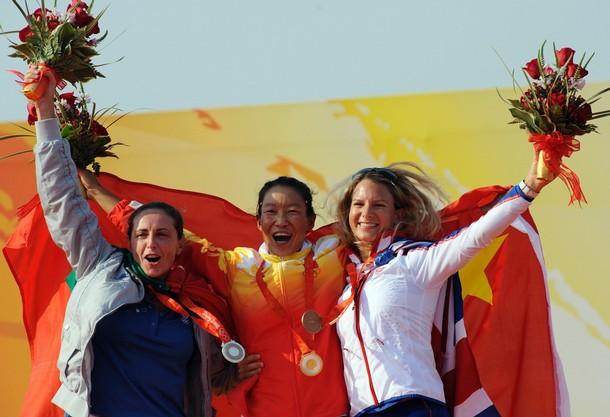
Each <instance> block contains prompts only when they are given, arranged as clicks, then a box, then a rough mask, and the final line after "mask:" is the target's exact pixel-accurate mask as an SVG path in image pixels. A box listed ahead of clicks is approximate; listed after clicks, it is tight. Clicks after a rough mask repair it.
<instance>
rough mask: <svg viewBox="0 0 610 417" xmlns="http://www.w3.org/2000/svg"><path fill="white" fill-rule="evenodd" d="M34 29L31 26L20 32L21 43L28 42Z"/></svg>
mask: <svg viewBox="0 0 610 417" xmlns="http://www.w3.org/2000/svg"><path fill="white" fill-rule="evenodd" d="M32 34H33V33H32V29H30V27H29V26H26V27H24V28H23V29H21V30H20V31H19V40H20V41H21V42H25V41H27V40H28V38H29V37H30V36H32Z"/></svg>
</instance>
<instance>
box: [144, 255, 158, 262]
mask: <svg viewBox="0 0 610 417" xmlns="http://www.w3.org/2000/svg"><path fill="white" fill-rule="evenodd" d="M144 259H145V260H146V262H148V263H151V264H156V263H158V262H159V261H160V260H161V257H160V256H158V255H146V256H145V257H144Z"/></svg>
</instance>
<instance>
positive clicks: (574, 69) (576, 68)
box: [566, 62, 589, 78]
mask: <svg viewBox="0 0 610 417" xmlns="http://www.w3.org/2000/svg"><path fill="white" fill-rule="evenodd" d="M576 73H578V77H577V78H584V77H585V76H586V75H587V74H588V73H589V71H587V70H586V69H584V68H583V67H581V66H580V65H578V64H574V63H572V62H570V63H569V64H568V65H567V66H566V75H567V76H568V77H570V78H571V77H574V76H575V75H576Z"/></svg>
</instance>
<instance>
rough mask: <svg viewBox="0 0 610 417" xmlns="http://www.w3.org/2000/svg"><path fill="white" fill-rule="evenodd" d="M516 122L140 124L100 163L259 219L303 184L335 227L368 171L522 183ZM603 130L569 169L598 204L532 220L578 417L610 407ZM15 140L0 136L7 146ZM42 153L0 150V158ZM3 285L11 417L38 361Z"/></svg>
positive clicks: (453, 109)
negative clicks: (267, 206)
mask: <svg viewBox="0 0 610 417" xmlns="http://www.w3.org/2000/svg"><path fill="white" fill-rule="evenodd" d="M594 87H596V89H595V90H597V89H600V88H601V87H602V86H600V85H597V86H594ZM593 90H594V88H591V89H590V91H591V92H593ZM511 94H512V92H511V91H507V92H504V95H505V96H511ZM101 104H103V103H101ZM509 120H510V115H509V113H508V111H507V109H506V106H505V105H504V104H503V103H502V102H501V101H500V100H499V99H498V97H497V95H496V92H495V91H492V90H486V91H469V92H459V93H439V94H426V95H415V96H399V97H382V98H368V99H354V100H337V101H329V102H321V103H307V104H293V105H277V106H258V107H244V108H231V109H215V110H207V111H204V110H201V109H194V110H192V111H180V112H165V113H150V114H133V115H129V116H127V117H125V118H124V119H123V120H121V121H120V122H119V123H117V124H116V125H114V126H113V127H112V128H111V134H112V136H113V138H114V139H115V140H116V141H121V142H124V143H127V144H128V146H125V147H120V148H117V149H116V151H117V153H118V154H119V155H120V159H118V160H113V159H109V160H101V161H100V162H101V163H102V168H103V170H105V171H108V172H112V173H114V174H117V175H119V176H121V177H123V178H125V179H129V180H133V181H145V182H152V183H156V184H159V185H164V186H169V187H174V188H182V189H189V190H195V191H201V192H206V193H209V194H215V195H219V196H222V197H224V198H226V199H228V200H230V201H232V202H234V203H235V204H237V205H238V206H240V207H241V208H243V209H244V210H246V211H250V212H253V211H254V207H255V201H256V194H257V191H258V188H259V187H260V185H261V184H262V183H263V182H264V181H266V180H268V179H270V178H273V177H275V176H277V175H283V174H286V175H293V176H297V177H299V178H301V179H303V180H305V181H306V182H308V183H309V184H310V185H311V186H312V187H313V188H314V189H315V190H316V191H317V196H316V200H317V208H318V210H319V211H321V212H323V213H325V215H324V216H323V217H322V219H321V220H319V223H324V222H327V221H330V220H332V214H329V213H328V210H327V207H328V206H332V203H329V204H326V197H327V195H328V193H329V192H330V191H331V190H333V188H334V187H336V185H337V184H339V183H340V182H341V181H342V180H343V179H344V178H346V177H348V176H349V175H350V173H353V172H354V171H356V170H358V169H360V168H362V167H365V166H381V165H386V164H389V163H391V162H395V161H404V160H410V161H415V162H417V163H419V164H420V165H421V166H422V167H423V168H425V169H426V170H427V171H428V172H429V173H430V174H432V175H433V176H434V177H436V178H437V179H438V181H439V182H440V183H441V185H442V186H443V187H444V188H445V190H446V191H447V192H448V193H449V194H450V196H451V197H452V198H455V197H457V196H459V195H460V194H461V193H463V192H465V191H467V190H469V189H471V188H474V187H477V186H483V185H489V184H512V183H516V182H517V181H519V180H520V179H521V178H522V177H523V175H524V174H525V172H526V170H527V168H528V166H529V163H530V159H531V152H532V151H531V146H530V144H528V143H527V140H526V134H525V132H524V131H520V130H519V129H517V128H516V127H515V126H512V125H507V122H508V121H509ZM599 130H600V131H601V132H602V134H601V135H596V134H591V135H588V136H585V137H584V138H582V151H581V152H579V153H577V154H575V155H574V156H573V157H572V158H571V159H569V160H568V165H569V166H570V167H572V168H573V169H574V170H575V171H576V172H577V173H578V174H579V175H580V176H581V179H582V184H583V189H584V190H585V193H586V196H587V198H588V200H589V204H588V205H585V206H583V208H579V207H577V206H576V207H567V202H568V195H567V190H566V189H565V187H564V186H563V184H561V183H560V182H559V181H557V182H556V183H555V184H553V185H552V186H550V187H548V189H545V192H544V194H543V195H541V196H540V197H539V198H538V199H537V201H536V203H535V204H534V207H533V209H532V211H533V213H534V216H535V218H536V221H537V223H538V226H539V229H540V233H541V236H542V239H543V244H544V248H545V258H546V263H547V267H548V270H549V289H550V293H551V298H552V312H553V319H554V327H555V334H556V340H557V345H558V350H559V353H560V355H561V356H562V358H563V362H564V368H565V371H566V375H567V380H568V387H569V391H570V395H571V400H572V411H573V415H574V416H576V417H579V416H582V417H584V416H589V415H600V414H599V413H600V410H608V409H610V396H608V392H609V388H610V383H609V382H608V381H609V379H608V375H610V325H609V323H610V306H609V304H608V303H607V300H606V299H607V297H608V294H609V293H610V284H609V283H608V277H609V276H610V261H609V257H608V256H609V249H610V242H609V240H608V236H610V221H609V220H608V216H609V215H610V193H609V191H610V164H608V162H607V155H610V123H608V121H606V120H602V121H601V122H600V123H599ZM16 131H18V129H17V128H16V127H15V126H12V125H10V124H0V135H1V134H8V133H12V132H16ZM9 142H10V143H9ZM31 145H32V141H22V140H13V141H6V142H0V155H2V154H6V153H9V152H12V151H16V150H19V149H26V148H28V147H31ZM31 159H32V157H31V154H27V155H25V156H20V157H16V158H11V159H9V160H4V161H0V243H3V242H4V241H5V240H6V238H7V237H8V235H9V234H10V231H11V230H12V227H13V226H14V225H15V223H16V219H15V212H16V208H17V207H18V206H19V205H20V204H22V203H24V202H25V201H26V200H27V199H28V198H29V197H30V196H31V195H32V194H33V193H34V181H33V167H32V163H31ZM325 206H326V207H325ZM202 215H205V213H202ZM40 278H41V279H44V277H40ZM0 285H1V288H2V291H0V341H1V345H0V346H1V347H0V370H1V373H2V375H3V378H1V379H0V404H3V406H2V409H3V412H2V414H3V415H7V416H12V415H17V412H18V411H17V410H18V409H19V405H20V401H21V398H22V395H23V392H24V390H25V387H26V384H27V379H28V376H29V364H28V361H29V353H28V347H27V344H26V340H25V334H24V331H23V328H22V325H21V307H20V301H19V293H18V289H17V286H16V285H15V283H14V282H13V280H12V277H11V275H10V273H9V272H8V270H7V267H6V264H5V263H4V259H2V260H1V261H0Z"/></svg>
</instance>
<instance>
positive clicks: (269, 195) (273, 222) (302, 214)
mask: <svg viewBox="0 0 610 417" xmlns="http://www.w3.org/2000/svg"><path fill="white" fill-rule="evenodd" d="M314 221H315V216H308V215H307V207H306V205H305V201H304V200H303V197H301V195H300V194H299V193H298V192H296V191H295V190H293V189H292V188H290V187H285V186H281V185H279V186H275V187H271V188H270V189H269V190H268V191H267V192H266V193H265V196H264V198H263V200H262V202H261V207H260V216H259V218H258V219H257V225H258V230H260V231H261V232H262V233H263V239H264V241H265V243H266V245H267V249H268V250H269V253H272V254H274V255H277V256H288V255H292V254H293V253H295V252H298V251H299V250H300V249H301V247H302V246H303V242H304V241H305V236H306V235H307V233H308V232H309V231H310V230H311V229H312V228H313V224H314Z"/></svg>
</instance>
